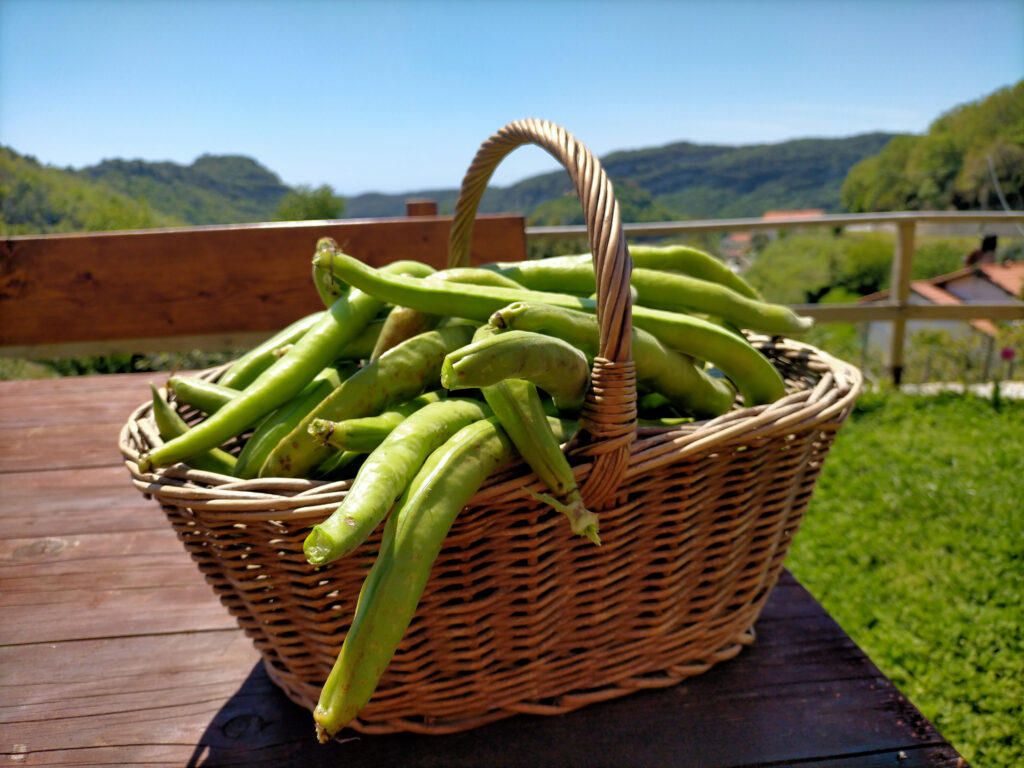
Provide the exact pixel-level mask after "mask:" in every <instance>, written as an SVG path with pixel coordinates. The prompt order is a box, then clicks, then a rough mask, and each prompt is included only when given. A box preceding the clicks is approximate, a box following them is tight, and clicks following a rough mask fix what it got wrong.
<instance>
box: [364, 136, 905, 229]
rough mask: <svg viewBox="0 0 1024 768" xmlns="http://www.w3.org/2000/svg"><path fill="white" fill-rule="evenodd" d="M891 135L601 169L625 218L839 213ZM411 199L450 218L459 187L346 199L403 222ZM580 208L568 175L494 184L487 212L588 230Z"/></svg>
mask: <svg viewBox="0 0 1024 768" xmlns="http://www.w3.org/2000/svg"><path fill="white" fill-rule="evenodd" d="M892 138H893V134H890V133H869V134H863V135H859V136H851V137H848V138H843V139H796V140H793V141H785V142H781V143H778V144H756V145H748V146H718V145H709V144H692V143H689V142H678V143H674V144H668V145H666V146H663V147H654V148H649V149H638V150H630V151H624V152H613V153H611V154H609V155H607V156H605V157H602V158H601V164H602V165H603V166H604V169H605V171H606V172H607V173H608V175H609V176H610V177H611V179H612V181H613V183H614V184H615V189H616V196H617V197H619V199H620V203H622V207H623V220H624V221H665V220H674V219H696V218H728V217H739V216H760V215H761V214H762V213H764V212H765V211H766V210H772V209H788V208H823V209H824V210H826V211H830V212H831V211H838V210H840V209H841V201H840V188H841V187H842V184H843V179H844V178H845V177H846V173H847V171H848V170H849V169H850V168H851V167H852V166H853V165H855V164H856V163H857V162H859V161H861V160H863V159H864V158H866V157H869V156H871V155H873V154H875V153H877V152H879V151H880V150H881V149H882V147H884V146H885V145H886V144H887V143H888V142H889V140H890V139H892ZM455 172H458V169H455ZM410 196H414V197H430V198H432V199H434V200H437V201H438V207H439V209H440V210H441V211H449V212H450V211H451V210H453V209H454V207H455V201H456V199H457V197H458V190H457V189H455V188H452V189H447V190H423V191H420V192H415V193H407V194H401V195H382V194H368V195H356V196H354V197H349V198H347V200H346V210H347V212H348V215H350V216H355V217H364V216H400V215H402V212H403V210H404V208H403V206H404V201H405V200H406V199H407V198H408V197H410ZM566 199H568V200H569V201H571V203H568V202H565V200H566ZM578 208H579V203H577V202H576V201H575V197H574V196H573V190H572V184H571V182H570V181H569V177H568V175H567V174H566V172H565V171H564V170H561V169H559V170H555V171H552V172H550V173H545V174H540V175H538V176H531V177H530V178H528V179H524V180H523V181H520V182H518V183H516V184H512V185H511V186H508V187H489V188H488V190H487V192H486V193H485V194H484V196H483V199H482V200H481V201H480V211H481V212H483V213H495V212H517V213H523V214H525V215H527V217H528V218H529V219H530V223H531V224H537V225H544V224H578V223H582V221H583V218H582V213H581V212H579V211H578V210H577V209H578Z"/></svg>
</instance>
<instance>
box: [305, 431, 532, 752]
mask: <svg viewBox="0 0 1024 768" xmlns="http://www.w3.org/2000/svg"><path fill="white" fill-rule="evenodd" d="M513 455H514V448H513V446H512V443H511V441H510V440H509V439H508V437H507V436H506V435H505V433H504V431H503V430H502V429H501V427H500V426H498V425H497V423H496V420H492V419H485V420H482V421H477V422H474V423H473V424H470V425H469V426H467V427H463V428H462V429H460V430H459V431H458V432H456V433H455V434H454V435H453V436H452V437H451V438H449V439H448V440H447V441H446V442H445V443H444V444H443V445H442V446H441V447H440V448H438V449H436V450H435V451H433V452H432V453H431V454H430V455H429V456H428V457H427V459H426V461H425V462H424V463H423V466H422V467H421V468H420V470H419V472H417V473H416V476H415V477H414V478H413V480H412V482H411V484H410V485H409V487H408V489H407V490H406V492H405V493H404V494H403V495H402V497H401V499H400V500H399V502H398V504H397V505H396V506H395V509H394V510H392V512H391V514H390V515H389V516H388V522H387V524H386V525H385V527H384V541H383V542H382V545H381V549H380V553H379V554H378V556H377V561H376V562H375V563H374V565H373V568H372V569H371V570H370V574H369V575H368V576H367V579H366V582H365V583H364V585H363V589H362V590H361V592H360V595H359V601H358V603H357V605H356V610H355V615H354V616H353V618H352V623H351V626H350V627H349V629H348V632H347V633H346V635H345V640H344V643H343V644H342V647H341V651H340V653H339V654H338V658H337V661H336V662H335V664H334V667H333V669H331V672H330V674H329V675H328V677H327V681H326V682H325V683H324V687H323V689H322V690H321V693H320V700H319V702H318V703H317V706H316V709H315V711H314V713H313V717H314V719H315V720H316V727H317V735H318V737H319V739H320V741H327V740H328V739H329V738H330V737H331V736H333V735H334V734H336V733H337V732H338V731H339V730H341V729H342V728H343V727H344V726H345V725H346V724H348V723H349V722H350V721H351V720H352V719H353V718H354V717H356V715H358V713H359V711H360V710H361V709H362V708H363V707H364V706H365V704H366V702H368V701H369V700H370V697H371V696H372V695H373V692H374V690H375V689H376V687H377V683H378V682H379V681H380V677H381V675H382V674H383V672H384V669H385V668H386V667H387V665H388V663H389V662H390V661H391V658H392V657H393V656H394V653H395V650H396V649H397V647H398V644H399V642H401V639H402V636H403V635H404V634H405V631H406V629H407V628H408V626H409V623H410V622H411V621H412V618H413V615H414V614H415V613H416V607H417V606H418V604H419V600H420V597H421V596H422V594H423V590H424V588H425V587H426V585H427V581H428V579H429V577H430V570H431V568H432V566H433V564H434V561H435V560H436V559H437V556H438V554H439V553H440V551H441V547H442V545H443V543H444V540H445V537H446V536H447V534H448V531H449V529H450V528H451V525H452V523H453V522H454V521H455V518H456V516H457V515H458V514H459V512H460V511H461V510H462V508H463V507H464V506H465V505H466V503H467V502H468V501H469V500H470V498H471V497H472V496H473V494H474V493H476V491H477V490H478V489H479V488H480V486H481V485H483V483H484V481H485V480H486V479H487V478H488V476H490V474H491V473H492V472H494V471H495V470H496V469H498V467H500V466H501V465H502V464H505V463H506V462H508V461H509V460H510V459H511V458H512V456H513Z"/></svg>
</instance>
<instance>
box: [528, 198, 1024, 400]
mask: <svg viewBox="0 0 1024 768" xmlns="http://www.w3.org/2000/svg"><path fill="white" fill-rule="evenodd" d="M922 224H932V225H948V224H961V225H962V224H979V225H989V226H992V225H1016V226H1017V227H1018V228H1019V227H1020V226H1021V225H1022V224H1024V211H1020V212H1017V211H1013V212H1008V213H1004V212H987V211H963V212H961V211H956V212H938V211H899V212H891V213H864V214H829V215H822V216H809V217H806V218H781V219H775V218H768V219H716V220H705V221H676V222H643V223H637V224H624V225H623V231H624V232H625V234H626V237H627V238H640V237H664V236H669V235H703V234H715V233H729V232H765V231H778V230H784V229H808V228H822V227H824V228H829V229H840V228H847V227H867V226H871V227H885V228H892V229H893V230H895V243H894V249H893V260H892V274H891V281H890V289H889V296H888V299H887V300H885V301H878V302H872V303H854V304H851V303H842V304H797V305H792V307H793V309H794V310H796V311H797V312H799V313H800V314H803V315H808V316H810V317H813V318H814V319H815V321H817V322H822V323H836V322H852V323H865V322H872V321H885V322H889V323H891V325H892V334H891V343H890V348H889V359H888V364H887V367H888V369H889V373H890V375H891V376H892V378H893V381H894V382H895V383H896V384H899V383H900V380H901V378H902V375H903V359H904V346H905V338H906V325H907V321H908V320H963V321H966V320H980V319H987V320H997V321H1007V320H1024V302H1021V303H1017V304H994V303H964V304H956V305H930V304H924V305H922V304H911V303H909V296H910V275H911V272H912V267H913V258H914V245H915V241H916V238H917V228H918V226H919V225H922ZM568 237H586V228H585V227H584V226H582V225H578V226H577V225H572V226H555V227H527V228H526V238H527V241H530V240H551V239H559V238H568Z"/></svg>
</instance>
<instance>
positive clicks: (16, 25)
mask: <svg viewBox="0 0 1024 768" xmlns="http://www.w3.org/2000/svg"><path fill="white" fill-rule="evenodd" d="M1021 78H1024V0H967V1H958V2H950V1H949V0H886V1H885V2H882V1H881V0H859V1H854V0H849V2H838V1H832V0H815V1H813V2H812V1H811V0H790V1H788V2H784V1H782V0H719V1H718V2H704V1H699V0H689V1H687V0H674V1H668V0H631V1H630V2H602V1H598V2H585V1H584V0H545V1H542V0H515V1H510V2H503V1H502V0H490V1H488V0H477V2H472V1H471V0H446V1H443V2H442V1H441V0H436V1H431V0H420V1H419V2H415V1H414V0H377V1H376V2H362V1H360V0H347V1H346V0H342V1H340V2H328V0H282V1H280V2H278V1H276V0H250V1H249V2H242V0H0V143H3V144H5V145H7V146H10V147H13V148H14V149H15V150H17V151H18V152H22V153H26V154H32V155H35V156H36V157H37V158H38V159H39V160H40V161H41V162H44V163H48V164H51V165H57V166H62V167H63V166H73V167H76V168H78V167H82V166H85V165H90V164H93V163H96V162H99V161H100V160H102V159H104V158H111V157H124V158H142V159H146V160H173V161H175V162H179V163H190V162H192V161H193V160H194V159H195V158H196V157H197V156H199V155H201V154H203V153H215V154H244V155H248V156H251V157H253V158H255V159H257V160H258V161H259V162H260V163H262V164H263V165H265V166H266V167H268V168H270V169H271V170H272V171H274V172H275V173H277V174H278V175H280V176H281V178H282V180H283V181H284V182H285V183H287V184H292V185H295V184H313V185H319V184H324V183H326V184H330V185H331V186H332V187H333V188H334V189H335V190H336V191H337V192H339V193H340V194H357V193H360V192H366V191H386V192H405V191H414V190H422V189H429V188H438V187H454V186H457V185H458V184H459V182H460V180H461V177H462V174H463V172H464V171H465V169H466V166H467V165H468V164H469V162H470V160H471V159H472V156H473V154H474V152H475V151H476V148H477V147H478V146H479V144H480V142H481V141H483V140H484V139H485V138H486V137H487V136H489V135H490V134H491V133H492V132H493V131H495V130H496V129H498V128H500V127H501V126H502V125H504V124H505V123H507V122H509V121H510V120H515V119H518V118H523V117H529V116H532V117H541V118H545V119H548V120H553V121H555V122H558V123H561V124H562V125H564V126H565V127H566V128H568V129H569V130H570V131H572V132H573V133H574V134H575V135H576V137H577V138H579V139H580V140H582V141H583V142H585V143H586V144H587V146H588V147H590V149H591V150H592V151H594V152H595V153H596V154H598V155H603V154H605V153H607V152H610V151H613V150H617V149H631V148H638V147H645V146H654V145H659V144H666V143H669V142H673V141H682V140H686V141H695V142H706V143H721V144H743V143H760V142H776V141H782V140H785V139H789V138H797V137H805V136H848V135H852V134H855V133H861V132H865V131H874V130H885V131H908V132H914V133H920V132H923V131H925V130H926V129H927V127H928V124H929V123H930V122H931V121H932V120H933V119H935V118H936V117H938V115H939V114H941V113H942V112H944V111H946V110H948V109H949V108H951V107H953V106H955V105H957V104H961V103H964V102H967V101H972V100H975V99H978V98H980V97H982V96H984V95H986V94H988V93H991V92H992V91H994V90H996V89H998V88H1000V87H1003V86H1006V85H1010V84H1012V83H1014V82H1016V81H1017V80H1020V79H1021ZM556 167H557V166H556V165H555V163H554V161H553V160H552V159H550V158H549V157H548V156H547V155H546V154H544V153H543V152H542V151H541V150H539V149H535V148H523V149H520V150H517V151H516V152H515V153H513V155H512V156H511V157H510V158H508V159H507V160H505V161H504V162H503V164H502V165H501V167H500V168H499V170H498V172H497V174H496V176H495V179H494V180H495V182H496V183H499V184H508V183H511V182H513V181H516V180H518V179H519V178H522V177H524V176H527V175H530V174H533V173H539V172H543V171H548V170H552V169H554V168H556Z"/></svg>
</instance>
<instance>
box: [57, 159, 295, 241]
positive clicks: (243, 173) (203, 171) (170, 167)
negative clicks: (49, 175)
mask: <svg viewBox="0 0 1024 768" xmlns="http://www.w3.org/2000/svg"><path fill="white" fill-rule="evenodd" d="M76 173H77V174H78V175H79V176H84V177H86V178H88V179H92V180H94V181H102V182H104V183H106V184H108V185H109V186H111V187H112V188H114V189H115V190H117V191H118V192H123V193H124V194H126V195H128V196H129V197H132V198H143V199H145V200H146V201H147V202H148V203H149V204H150V205H151V206H152V207H153V208H155V209H156V210H158V211H160V212H161V213H165V214H167V215H169V216H173V217H175V218H177V219H180V220H181V221H183V222H185V223H186V224H235V223H241V222H247V221H269V220H270V219H272V218H273V216H274V212H275V211H276V210H277V206H278V204H279V203H280V202H281V198H283V197H284V196H285V195H286V194H288V192H289V190H290V187H288V186H285V185H284V184H283V183H282V182H281V179H280V178H279V177H278V176H277V175H276V174H274V173H272V172H271V171H268V170H267V169H266V168H264V167H263V166H262V165H260V164H259V163H257V162H256V161H255V160H253V159H251V158H248V157H242V156H238V155H203V156H202V157H199V158H198V159H197V160H196V161H195V162H193V163H192V164H191V165H178V164H177V163H169V162H162V163H150V162H145V161H143V160H104V161H103V162H102V163H100V164H99V165H93V166H89V167H87V168H82V169H81V170H80V171H77V172H76Z"/></svg>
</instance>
